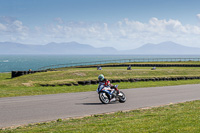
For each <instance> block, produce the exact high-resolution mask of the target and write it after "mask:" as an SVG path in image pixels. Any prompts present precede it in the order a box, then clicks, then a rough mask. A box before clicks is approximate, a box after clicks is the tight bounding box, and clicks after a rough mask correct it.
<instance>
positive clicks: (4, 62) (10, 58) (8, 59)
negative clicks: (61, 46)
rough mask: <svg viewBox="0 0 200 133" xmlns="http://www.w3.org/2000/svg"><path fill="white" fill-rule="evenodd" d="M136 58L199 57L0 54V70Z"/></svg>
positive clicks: (24, 69)
mask: <svg viewBox="0 0 200 133" xmlns="http://www.w3.org/2000/svg"><path fill="white" fill-rule="evenodd" d="M138 58H149V59H151V58H200V56H196V55H187V56H184V55H177V56H175V55H173V56H172V55H166V56H163V55H162V56H156V55H151V56H147V55H121V56H120V55H0V72H10V71H28V70H29V69H32V70H38V69H39V68H41V67H44V66H50V65H57V64H68V63H79V62H91V61H104V60H118V59H138Z"/></svg>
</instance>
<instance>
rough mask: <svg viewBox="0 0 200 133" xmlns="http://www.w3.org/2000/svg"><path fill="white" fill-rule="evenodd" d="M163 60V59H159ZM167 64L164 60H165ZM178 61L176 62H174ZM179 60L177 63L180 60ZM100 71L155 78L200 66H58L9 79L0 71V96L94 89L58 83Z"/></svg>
mask: <svg viewBox="0 0 200 133" xmlns="http://www.w3.org/2000/svg"><path fill="white" fill-rule="evenodd" d="M160 63H162V62H160ZM164 63H167V62H164ZM174 63H177V62H174ZM179 63H180V62H179ZM181 63H185V64H199V62H181ZM99 74H104V75H105V77H106V78H107V79H129V78H154V77H179V76H188V77H190V76H200V68H199V67H157V69H156V70H151V67H132V70H129V71H128V70H126V67H103V70H101V71H99V70H96V68H60V69H57V71H48V72H41V73H35V74H29V75H24V76H21V77H16V78H13V79H11V73H0V97H12V96H24V95H41V94H56V93H70V92H83V91H95V90H96V88H97V85H87V86H59V84H63V83H77V81H86V80H97V77H98V75H99ZM199 83H200V80H180V81H159V82H134V83H130V82H124V83H115V84H119V89H124V88H140V87H155V86H169V85H181V84H199ZM41 84H49V85H55V87H51V86H48V87H42V86H41Z"/></svg>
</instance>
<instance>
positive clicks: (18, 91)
mask: <svg viewBox="0 0 200 133" xmlns="http://www.w3.org/2000/svg"><path fill="white" fill-rule="evenodd" d="M115 84H118V85H119V89H128V88H142V87H158V86H172V85H185V84H200V80H179V81H158V82H153V81H149V82H134V83H130V82H123V83H115ZM96 89H97V85H86V86H55V87H41V86H38V87H27V86H21V87H9V86H1V89H0V97H15V96H30V95H45V94H57V93H73V92H86V91H96Z"/></svg>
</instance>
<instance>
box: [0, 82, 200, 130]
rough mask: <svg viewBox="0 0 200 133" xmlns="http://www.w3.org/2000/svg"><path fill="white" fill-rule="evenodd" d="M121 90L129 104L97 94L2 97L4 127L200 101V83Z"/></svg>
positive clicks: (0, 123)
mask: <svg viewBox="0 0 200 133" xmlns="http://www.w3.org/2000/svg"><path fill="white" fill-rule="evenodd" d="M80 87H81V86H80ZM121 91H123V92H124V93H125V95H126V97H127V101H126V102H125V103H119V102H114V103H111V104H107V105H104V104H102V103H101V102H100V100H99V97H98V94H97V92H95V91H94V92H81V93H62V94H52V95H36V96H22V97H7V98H0V128H5V127H12V126H14V127H15V126H19V125H24V124H29V123H39V122H45V121H52V120H57V119H64V118H71V117H82V116H88V115H94V114H101V113H109V112H117V111H123V110H134V109H138V108H145V107H152V106H160V105H165V104H170V103H178V102H185V101H192V100H200V84H194V85H179V86H167V87H150V88H135V89H123V90H121Z"/></svg>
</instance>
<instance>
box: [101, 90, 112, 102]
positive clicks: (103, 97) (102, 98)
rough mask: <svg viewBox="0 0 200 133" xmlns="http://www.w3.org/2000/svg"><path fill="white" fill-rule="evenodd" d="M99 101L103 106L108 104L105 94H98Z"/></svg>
mask: <svg viewBox="0 0 200 133" xmlns="http://www.w3.org/2000/svg"><path fill="white" fill-rule="evenodd" d="M99 100H100V101H101V102H102V103H103V104H108V103H109V102H110V99H109V96H108V94H107V93H106V92H100V93H99Z"/></svg>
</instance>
